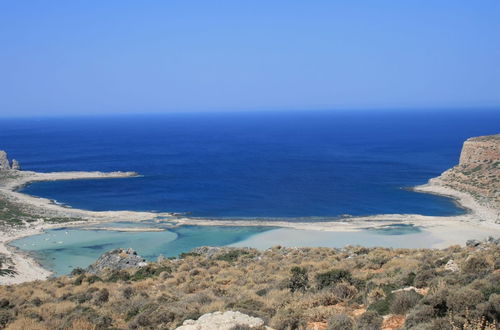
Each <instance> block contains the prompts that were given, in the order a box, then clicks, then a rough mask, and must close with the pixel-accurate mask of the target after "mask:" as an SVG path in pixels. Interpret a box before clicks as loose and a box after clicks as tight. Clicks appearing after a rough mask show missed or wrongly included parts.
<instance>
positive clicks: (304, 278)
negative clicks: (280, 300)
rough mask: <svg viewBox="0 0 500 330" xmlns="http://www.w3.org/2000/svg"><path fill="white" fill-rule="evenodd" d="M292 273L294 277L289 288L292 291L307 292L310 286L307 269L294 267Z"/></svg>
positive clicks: (289, 282)
mask: <svg viewBox="0 0 500 330" xmlns="http://www.w3.org/2000/svg"><path fill="white" fill-rule="evenodd" d="M290 272H291V273H292V276H291V277H290V279H289V280H288V288H289V289H290V291H292V292H295V291H305V290H306V289H307V287H308V286H309V276H308V275H307V269H305V268H303V267H293V268H292V269H291V270H290Z"/></svg>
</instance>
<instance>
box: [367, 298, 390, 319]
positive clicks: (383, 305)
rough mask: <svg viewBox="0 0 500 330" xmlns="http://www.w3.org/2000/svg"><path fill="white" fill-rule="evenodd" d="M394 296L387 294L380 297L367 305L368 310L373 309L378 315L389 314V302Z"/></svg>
mask: <svg viewBox="0 0 500 330" xmlns="http://www.w3.org/2000/svg"><path fill="white" fill-rule="evenodd" d="M393 298H394V295H393V294H392V293H391V294H388V295H387V296H386V297H385V298H383V299H380V300H378V301H376V302H374V303H372V304H371V305H370V306H368V310H369V311H374V312H376V313H377V314H379V315H387V314H389V312H390V310H391V308H390V307H391V302H392V299H393Z"/></svg>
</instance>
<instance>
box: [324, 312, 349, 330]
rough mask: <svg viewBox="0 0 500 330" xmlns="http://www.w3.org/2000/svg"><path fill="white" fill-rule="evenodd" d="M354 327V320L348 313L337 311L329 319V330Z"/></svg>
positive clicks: (345, 329)
mask: <svg viewBox="0 0 500 330" xmlns="http://www.w3.org/2000/svg"><path fill="white" fill-rule="evenodd" d="M353 328H354V321H353V320H352V319H351V318H350V317H349V316H348V315H346V314H343V313H337V314H334V315H332V316H331V317H330V318H329V319H328V328H327V329H328V330H351V329H353Z"/></svg>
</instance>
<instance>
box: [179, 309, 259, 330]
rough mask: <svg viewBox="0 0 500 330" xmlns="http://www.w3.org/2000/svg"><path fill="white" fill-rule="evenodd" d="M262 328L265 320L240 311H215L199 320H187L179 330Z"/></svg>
mask: <svg viewBox="0 0 500 330" xmlns="http://www.w3.org/2000/svg"><path fill="white" fill-rule="evenodd" d="M238 326H240V327H245V328H246V327H248V328H250V329H257V328H262V327H263V326H264V321H263V320H262V319H260V318H258V317H252V316H249V315H246V314H243V313H240V312H234V311H227V312H224V313H223V312H214V313H208V314H204V315H202V316H200V318H199V319H198V320H196V321H195V320H186V321H184V323H183V324H182V325H181V326H180V327H178V328H177V330H230V329H233V328H235V327H238Z"/></svg>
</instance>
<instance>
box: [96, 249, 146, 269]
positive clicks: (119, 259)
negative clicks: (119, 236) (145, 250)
mask: <svg viewBox="0 0 500 330" xmlns="http://www.w3.org/2000/svg"><path fill="white" fill-rule="evenodd" d="M144 266H147V262H146V260H145V259H144V258H142V257H141V256H139V255H137V252H135V251H134V250H132V249H116V250H111V251H108V252H106V253H104V254H103V255H102V256H100V257H99V259H97V261H96V262H95V263H93V264H92V265H90V266H89V267H88V268H87V269H86V272H87V273H91V274H98V273H101V272H102V271H104V270H105V269H112V270H122V269H127V268H135V267H144Z"/></svg>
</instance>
